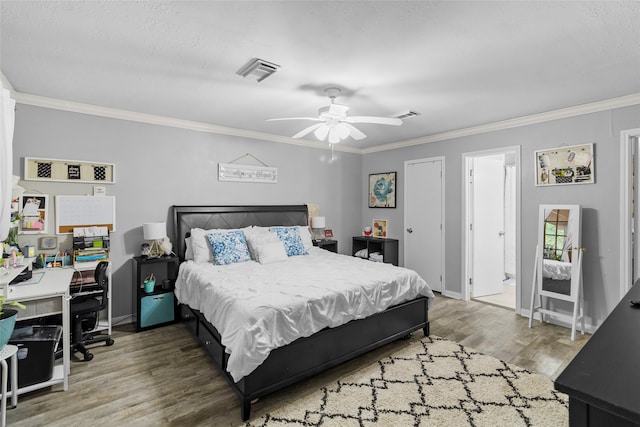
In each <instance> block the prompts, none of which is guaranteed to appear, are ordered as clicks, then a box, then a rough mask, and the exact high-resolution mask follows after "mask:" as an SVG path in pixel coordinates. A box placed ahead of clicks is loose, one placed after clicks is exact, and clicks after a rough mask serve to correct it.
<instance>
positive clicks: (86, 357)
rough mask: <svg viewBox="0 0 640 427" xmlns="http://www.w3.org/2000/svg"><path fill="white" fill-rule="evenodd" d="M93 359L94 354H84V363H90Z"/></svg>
mask: <svg viewBox="0 0 640 427" xmlns="http://www.w3.org/2000/svg"><path fill="white" fill-rule="evenodd" d="M91 359H93V353H89V352H88V351H87V352H86V353H85V354H84V361H85V362H88V361H90V360H91Z"/></svg>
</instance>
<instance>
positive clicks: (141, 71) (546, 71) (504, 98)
mask: <svg viewBox="0 0 640 427" xmlns="http://www.w3.org/2000/svg"><path fill="white" fill-rule="evenodd" d="M0 7H1V9H0V12H1V21H0V24H1V28H0V49H1V56H0V60H1V62H0V68H1V70H2V72H3V73H4V75H5V76H6V78H7V80H8V81H9V82H10V83H11V84H12V86H13V89H14V90H15V91H16V92H19V93H24V94H32V95H40V96H44V97H51V98H57V99H62V100H69V101H76V102H81V103H86V104H93V105H99V106H105V107H112V108H117V109H122V110H129V111H134V112H141V113H148V114H154V115H160V116H166V117H172V118H177V119H184V120H191V121H195V122H202V123H207V124H211V125H219V126H224V127H230V128H238V129H245V130H249V131H254V132H264V133H269V134H274V135H279V136H285V137H286V136H291V135H293V134H295V133H296V132H298V131H299V130H301V129H302V128H303V127H306V126H308V125H310V124H311V122H309V123H307V122H301V121H290V122H265V121H264V119H267V118H272V117H291V116H314V115H315V114H316V112H317V109H318V108H319V107H322V106H325V105H327V104H328V99H327V98H326V96H325V95H324V93H323V92H324V89H325V88H326V87H327V86H338V87H340V88H342V94H341V95H343V96H340V97H339V98H338V99H337V100H336V101H337V102H340V103H343V104H346V105H348V106H350V107H351V110H350V114H352V115H376V116H392V115H395V114H397V113H400V112H402V111H406V110H408V109H411V110H415V111H418V112H420V113H421V115H420V116H419V117H415V118H411V119H407V120H405V122H404V123H403V125H402V126H400V127H395V126H381V125H371V124H360V125H358V128H360V129H361V130H362V131H364V132H365V133H366V134H367V135H368V138H366V139H364V140H363V141H358V142H356V141H353V140H350V139H348V140H347V141H344V142H342V143H341V144H346V145H349V146H353V147H371V146H375V145H380V144H386V143H392V142H398V141H406V140H411V139H415V138H420V137H424V136H428V135H433V134H438V133H442V132H447V131H452V130H456V129H463V128H467V127H471V126H477V125H482V124H486V123H492V122H496V121H500V120H506V119H510V118H515V117H521V116H525V115H531V114H536V113H542V112H546V111H551V110H556V109H561V108H566V107H571V106H576V105H581V104H585V103H590V102H595V101H601V100H606V99H611V98H616V97H620V96H625V95H629V94H634V93H639V92H640V3H638V2H631V1H626V2H613V1H603V2H558V1H554V2H482V1H472V2H461V1H460V2H440V1H407V2H400V1H384V2H373V1H354V2H349V1H344V2H337V1H331V2H329V1H327V2H324V1H313V2H299V1H296V2H275V1H259V2H248V1H228V2H227V1H194V2H191V1H172V2H160V1H153V2H151V1H149V2H134V1H84V2H81V1H78V2H63V1H50V2H46V1H34V2H32V1H5V0H2V1H1V3H0ZM253 57H258V58H262V59H265V60H267V61H271V62H274V63H276V64H279V65H280V66H281V68H280V69H279V71H278V72H277V73H276V74H274V75H273V76H271V77H269V78H268V79H266V80H264V81H262V82H260V83H258V82H257V81H256V80H255V79H252V78H246V79H243V78H242V77H240V76H238V75H236V71H237V70H238V69H239V68H240V67H241V66H242V65H243V64H245V63H246V62H247V60H249V59H250V58H253ZM307 138H308V139H309V140H313V136H312V135H309V136H308V137H307Z"/></svg>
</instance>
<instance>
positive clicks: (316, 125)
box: [291, 122, 325, 138]
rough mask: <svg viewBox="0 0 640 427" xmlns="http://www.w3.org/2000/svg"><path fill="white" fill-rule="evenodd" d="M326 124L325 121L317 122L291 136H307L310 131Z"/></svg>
mask: <svg viewBox="0 0 640 427" xmlns="http://www.w3.org/2000/svg"><path fill="white" fill-rule="evenodd" d="M324 125H325V123H324V122H323V123H316V124H315V125H311V126H309V127H308V128H305V129H302V130H301V131H300V132H298V133H296V134H295V135H293V136H292V137H291V138H302V137H303V136H305V135H306V134H308V133H309V132H313V131H314V130H316V129H318V128H319V127H320V126H324Z"/></svg>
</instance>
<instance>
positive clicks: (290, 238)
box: [269, 227, 307, 256]
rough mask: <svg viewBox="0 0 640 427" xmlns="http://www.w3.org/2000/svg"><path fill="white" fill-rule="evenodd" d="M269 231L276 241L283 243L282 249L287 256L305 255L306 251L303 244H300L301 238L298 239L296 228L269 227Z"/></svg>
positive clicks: (298, 233) (298, 234)
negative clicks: (273, 234) (274, 235)
mask: <svg viewBox="0 0 640 427" xmlns="http://www.w3.org/2000/svg"><path fill="white" fill-rule="evenodd" d="M269 231H271V232H273V233H275V234H276V236H278V239H280V240H281V241H282V243H284V249H285V251H286V252H287V256H294V255H306V254H307V251H305V249H304V243H302V237H300V230H298V227H270V228H269Z"/></svg>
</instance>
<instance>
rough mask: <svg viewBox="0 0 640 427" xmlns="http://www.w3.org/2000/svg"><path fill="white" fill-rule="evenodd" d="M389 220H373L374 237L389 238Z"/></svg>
mask: <svg viewBox="0 0 640 427" xmlns="http://www.w3.org/2000/svg"><path fill="white" fill-rule="evenodd" d="M387 226H388V223H387V220H386V219H374V220H373V227H372V228H373V233H372V236H373V237H383V238H386V237H387Z"/></svg>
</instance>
